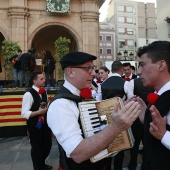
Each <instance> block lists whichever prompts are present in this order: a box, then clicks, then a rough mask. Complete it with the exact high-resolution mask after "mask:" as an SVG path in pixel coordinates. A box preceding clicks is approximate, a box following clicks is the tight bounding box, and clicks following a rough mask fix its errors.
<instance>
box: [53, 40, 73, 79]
mask: <svg viewBox="0 0 170 170" xmlns="http://www.w3.org/2000/svg"><path fill="white" fill-rule="evenodd" d="M70 42H71V41H70V39H67V38H66V37H59V38H58V39H57V40H56V41H55V42H54V44H55V56H56V58H57V60H58V61H60V60H61V58H62V57H63V56H64V55H66V54H67V53H69V46H68V44H69V43H70ZM58 78H59V79H62V80H63V70H62V69H61V65H60V64H58Z"/></svg>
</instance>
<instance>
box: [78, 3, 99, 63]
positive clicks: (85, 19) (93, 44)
mask: <svg viewBox="0 0 170 170" xmlns="http://www.w3.org/2000/svg"><path fill="white" fill-rule="evenodd" d="M81 2H82V12H81V20H82V40H83V42H82V43H83V51H84V52H88V53H90V54H93V55H95V56H97V57H99V54H100V53H99V4H98V0H81ZM97 62H98V61H97ZM98 63H99V62H98Z"/></svg>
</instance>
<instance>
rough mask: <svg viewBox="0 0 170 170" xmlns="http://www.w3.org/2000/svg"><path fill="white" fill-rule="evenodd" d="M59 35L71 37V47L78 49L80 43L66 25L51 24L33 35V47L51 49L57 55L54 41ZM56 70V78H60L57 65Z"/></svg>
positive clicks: (73, 49) (71, 48)
mask: <svg viewBox="0 0 170 170" xmlns="http://www.w3.org/2000/svg"><path fill="white" fill-rule="evenodd" d="M59 37H66V38H67V39H70V41H71V43H70V44H69V49H70V52H71V51H77V50H78V45H77V43H76V40H75V38H74V35H72V33H71V32H70V31H69V30H68V29H67V28H65V27H63V26H59V25H50V26H46V27H44V28H42V29H40V30H39V31H38V32H37V33H36V34H35V35H34V37H33V40H32V43H31V48H35V49H37V50H39V51H41V50H50V52H51V53H52V55H53V56H54V57H55V45H54V42H55V41H56V40H57V39H58V38H59ZM58 64H59V63H58V61H57V64H56V70H55V78H56V79H58V76H57V65H58ZM42 71H43V69H42Z"/></svg>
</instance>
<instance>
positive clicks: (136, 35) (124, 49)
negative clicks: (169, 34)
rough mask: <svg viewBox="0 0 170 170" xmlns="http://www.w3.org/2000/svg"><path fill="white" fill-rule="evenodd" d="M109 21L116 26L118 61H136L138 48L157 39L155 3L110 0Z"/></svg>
mask: <svg viewBox="0 0 170 170" xmlns="http://www.w3.org/2000/svg"><path fill="white" fill-rule="evenodd" d="M112 9H113V10H112ZM107 20H108V22H112V23H114V24H115V35H116V37H115V38H116V51H117V57H118V59H121V60H135V59H136V52H137V49H138V47H140V46H143V45H146V44H147V43H150V42H153V41H155V40H156V39H157V34H156V13H155V4H154V3H147V4H145V3H143V2H135V1H128V0H110V3H109V9H108V19H107Z"/></svg>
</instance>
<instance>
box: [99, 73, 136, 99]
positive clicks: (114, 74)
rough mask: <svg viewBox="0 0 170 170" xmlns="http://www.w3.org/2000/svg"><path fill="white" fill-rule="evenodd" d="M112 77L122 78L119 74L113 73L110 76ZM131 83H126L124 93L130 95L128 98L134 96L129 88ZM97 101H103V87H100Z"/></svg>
mask: <svg viewBox="0 0 170 170" xmlns="http://www.w3.org/2000/svg"><path fill="white" fill-rule="evenodd" d="M112 76H118V77H121V76H120V74H118V73H112V74H111V75H110V77H112ZM128 84H129V81H125V84H124V92H125V93H126V94H127V95H128V96H133V91H131V90H130V89H129V88H128V87H129V85H128ZM96 100H97V101H101V100H102V90H101V86H99V87H98V90H97V93H96Z"/></svg>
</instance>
